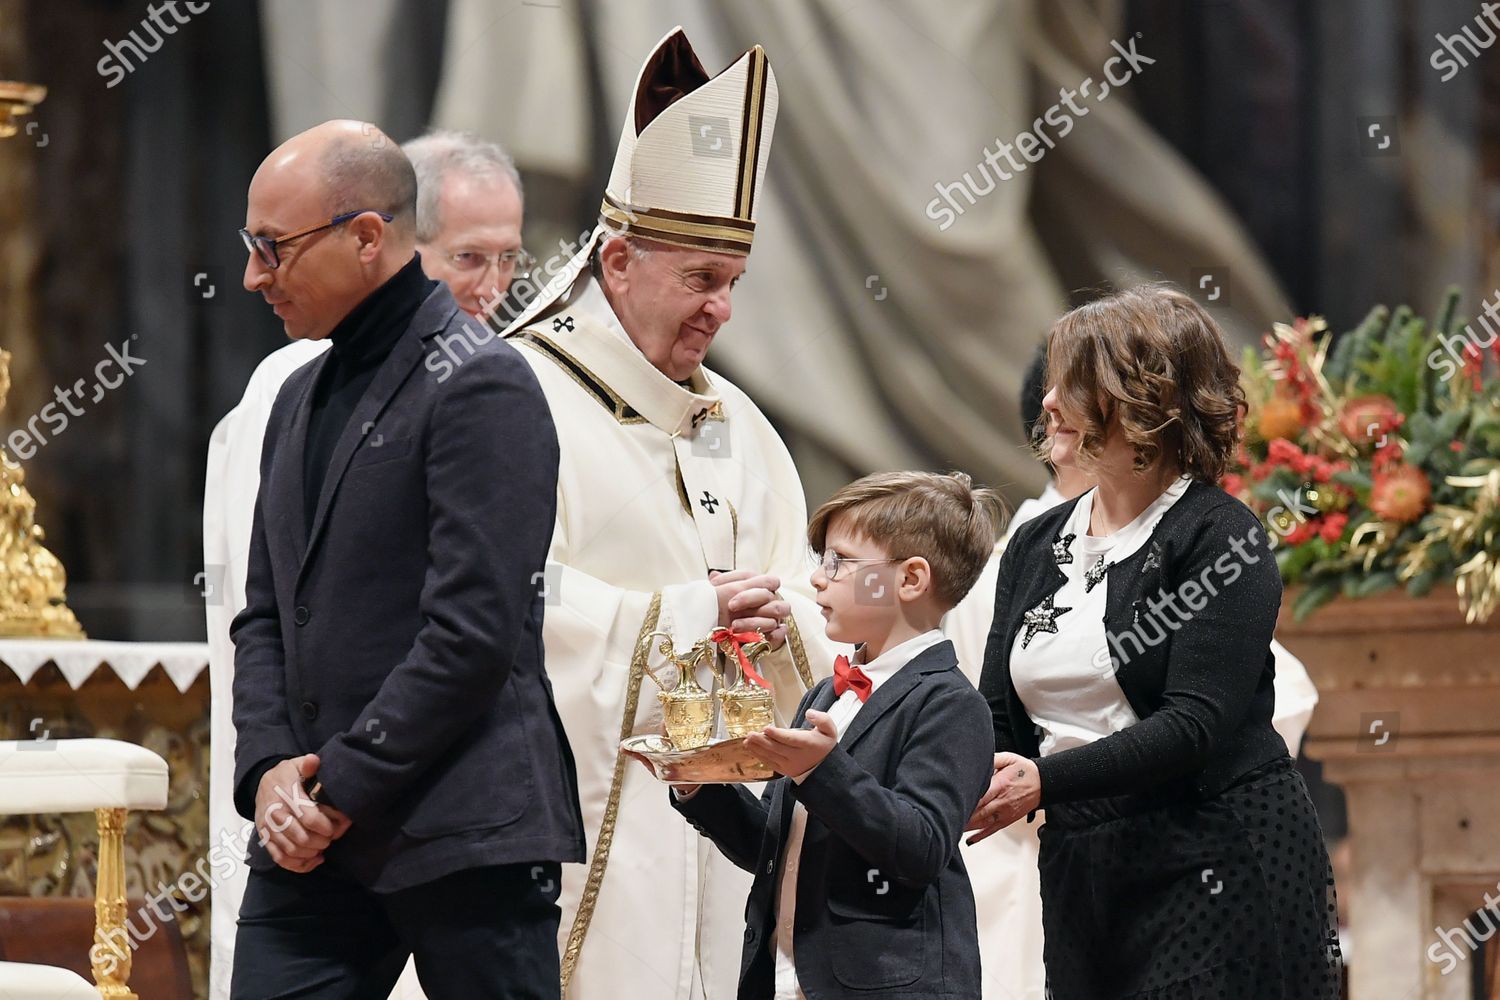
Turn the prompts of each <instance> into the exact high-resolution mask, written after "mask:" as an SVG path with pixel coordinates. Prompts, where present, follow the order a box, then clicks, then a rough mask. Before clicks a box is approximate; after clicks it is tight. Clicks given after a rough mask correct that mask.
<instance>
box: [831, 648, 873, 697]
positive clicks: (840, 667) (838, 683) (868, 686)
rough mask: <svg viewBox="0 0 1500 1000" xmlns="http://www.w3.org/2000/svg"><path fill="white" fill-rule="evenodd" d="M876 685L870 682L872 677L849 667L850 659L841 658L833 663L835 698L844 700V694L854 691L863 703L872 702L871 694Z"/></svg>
mask: <svg viewBox="0 0 1500 1000" xmlns="http://www.w3.org/2000/svg"><path fill="white" fill-rule="evenodd" d="M874 688H875V685H874V684H872V683H871V682H870V676H869V675H868V674H866V673H865V672H864V671H863V670H861V669H859V668H858V667H851V666H849V657H847V656H840V657H839V658H838V659H836V660H834V661H833V693H834V696H835V697H838V698H842V697H843V696H844V692H845V691H848V690H850V689H853V691H854V693H855V694H857V695H859V700H860V701H861V702H866V701H869V700H870V692H871V691H872V690H874Z"/></svg>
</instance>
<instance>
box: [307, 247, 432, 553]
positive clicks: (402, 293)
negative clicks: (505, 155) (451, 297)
mask: <svg viewBox="0 0 1500 1000" xmlns="http://www.w3.org/2000/svg"><path fill="white" fill-rule="evenodd" d="M436 285H437V282H435V281H431V280H429V279H428V277H427V276H426V275H425V274H423V273H422V258H421V257H420V256H419V255H413V257H412V259H411V260H410V261H409V262H408V263H407V265H406V266H405V267H403V268H402V269H401V270H399V271H397V272H396V273H395V274H393V275H391V277H390V278H389V280H387V281H386V283H385V284H383V285H381V286H380V287H379V288H377V289H375V291H373V292H371V293H370V294H369V295H368V296H366V297H365V300H364V301H363V302H361V303H360V304H359V305H357V306H355V307H354V308H353V309H352V310H350V312H349V315H347V316H345V317H344V318H343V319H342V320H340V321H339V325H338V326H336V327H334V328H333V332H332V333H330V334H329V335H328V339H329V340H331V341H333V348H332V350H330V351H329V352H328V362H327V363H326V364H325V365H324V366H323V372H322V374H321V375H320V376H319V377H318V383H317V385H316V386H315V387H314V388H313V400H312V411H311V413H310V414H309V416H308V421H307V443H306V446H305V447H304V448H303V452H302V476H303V503H304V508H303V509H304V511H305V516H306V528H307V530H308V531H309V532H311V531H312V523H313V515H314V514H315V513H316V512H317V509H318V494H320V493H321V492H322V491H323V480H324V478H325V477H326V475H327V473H328V463H329V461H330V460H331V459H332V458H333V450H334V448H335V447H337V445H338V440H339V437H340V436H341V435H342V434H343V433H344V427H345V426H346V425H347V424H348V423H349V417H350V416H351V415H352V414H353V413H354V407H355V406H356V405H357V404H358V403H359V400H360V397H361V396H363V395H364V394H365V390H366V389H368V388H369V387H370V382H371V381H373V380H374V378H375V372H376V370H377V369H378V368H379V367H380V365H381V363H382V362H384V361H385V359H386V358H387V357H389V356H390V353H391V349H392V348H394V347H395V346H396V341H398V340H400V339H401V335H402V334H403V333H405V332H406V328H407V326H409V325H410V324H411V318H412V316H414V315H416V312H417V307H418V306H420V305H421V304H422V303H423V302H424V301H425V300H426V298H427V296H428V295H429V294H431V292H432V290H433V288H434V287H436Z"/></svg>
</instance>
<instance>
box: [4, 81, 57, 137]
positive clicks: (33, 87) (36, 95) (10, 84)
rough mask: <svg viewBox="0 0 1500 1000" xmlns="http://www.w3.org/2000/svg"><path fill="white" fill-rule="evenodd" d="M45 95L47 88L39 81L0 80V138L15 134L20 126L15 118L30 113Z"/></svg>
mask: <svg viewBox="0 0 1500 1000" xmlns="http://www.w3.org/2000/svg"><path fill="white" fill-rule="evenodd" d="M46 96H47V88H46V87H43V86H42V85H41V84H39V83H17V82H16V81H14V80H0V139H6V138H9V137H10V136H13V135H15V134H16V132H17V131H18V130H19V128H20V126H19V125H17V124H16V119H17V118H19V117H21V116H22V115H29V114H31V109H32V108H34V107H36V106H37V105H38V104H40V103H42V99H43V98H44V97H46Z"/></svg>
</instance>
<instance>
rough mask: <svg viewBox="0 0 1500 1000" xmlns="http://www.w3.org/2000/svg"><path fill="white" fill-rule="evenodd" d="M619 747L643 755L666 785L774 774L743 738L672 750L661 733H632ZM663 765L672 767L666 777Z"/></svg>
mask: <svg viewBox="0 0 1500 1000" xmlns="http://www.w3.org/2000/svg"><path fill="white" fill-rule="evenodd" d="M620 749H621V750H629V751H632V752H633V753H638V754H640V755H641V756H642V757H645V758H646V759H647V760H649V761H650V762H651V764H652V768H653V770H654V771H655V773H656V778H657V780H658V781H663V782H666V784H669V785H736V784H748V783H751V782H755V781H770V780H771V779H772V778H774V777H776V772H775V771H773V770H771V768H770V767H769V766H768V765H766V764H764V763H762V762H761V760H760V759H759V758H758V757H755V756H754V755H753V754H751V753H750V751H749V750H747V749H745V741H744V740H743V739H736V740H718V741H716V742H713V743H710V744H709V745H708V746H706V747H699V748H698V749H697V750H674V749H672V745H671V744H670V743H668V742H667V741H666V740H665V739H664V738H662V737H661V736H655V735H646V736H632V737H630V738H629V739H627V740H622V741H621V742H620ZM663 766H670V767H671V768H672V771H673V776H672V779H671V780H670V781H668V780H667V779H665V778H663V777H662V776H661V768H662V767H663Z"/></svg>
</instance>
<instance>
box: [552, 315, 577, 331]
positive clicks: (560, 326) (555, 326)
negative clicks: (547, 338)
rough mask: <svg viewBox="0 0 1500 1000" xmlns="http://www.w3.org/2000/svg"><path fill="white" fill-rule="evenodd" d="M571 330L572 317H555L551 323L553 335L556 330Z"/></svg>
mask: <svg viewBox="0 0 1500 1000" xmlns="http://www.w3.org/2000/svg"><path fill="white" fill-rule="evenodd" d="M572 329H573V317H572V316H559V317H557V319H554V320H553V321H552V332H553V333H556V332H557V331H558V330H568V331H571V330H572Z"/></svg>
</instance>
